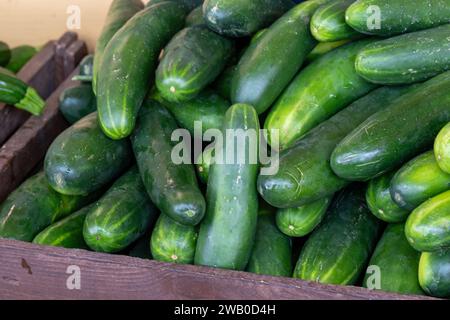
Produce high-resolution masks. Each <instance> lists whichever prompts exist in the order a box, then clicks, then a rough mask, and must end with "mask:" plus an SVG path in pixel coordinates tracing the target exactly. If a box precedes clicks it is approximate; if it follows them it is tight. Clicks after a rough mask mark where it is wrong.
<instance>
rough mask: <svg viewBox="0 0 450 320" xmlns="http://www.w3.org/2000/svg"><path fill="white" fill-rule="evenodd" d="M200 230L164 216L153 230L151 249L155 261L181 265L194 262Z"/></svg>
mask: <svg viewBox="0 0 450 320" xmlns="http://www.w3.org/2000/svg"><path fill="white" fill-rule="evenodd" d="M197 237H198V228H197V227H194V226H187V225H183V224H181V223H178V222H176V221H175V220H173V219H172V218H170V217H169V216H166V215H165V214H162V215H161V216H160V217H159V219H158V222H156V226H155V228H154V229H153V233H152V238H151V241H150V248H151V253H152V256H153V258H154V259H155V260H158V261H163V262H171V263H179V264H192V263H193V262H194V255H195V246H196V245H197Z"/></svg>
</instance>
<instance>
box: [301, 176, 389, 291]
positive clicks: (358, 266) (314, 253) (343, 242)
mask: <svg viewBox="0 0 450 320" xmlns="http://www.w3.org/2000/svg"><path fill="white" fill-rule="evenodd" d="M362 189H363V188H361V186H358V185H356V186H353V187H350V188H349V189H346V190H344V191H343V192H342V193H341V194H340V195H339V196H338V197H337V198H336V199H335V201H334V203H333V205H332V206H331V209H330V210H329V212H328V214H327V215H326V217H325V219H324V221H323V222H322V224H321V225H320V226H319V227H318V228H317V229H316V230H315V231H314V232H313V233H312V235H311V236H310V237H309V238H308V240H307V241H306V243H305V245H304V246H303V249H302V251H301V253H300V257H299V259H298V262H297V266H296V267H295V271H294V277H295V278H300V279H303V280H309V281H316V282H320V283H326V284H339V285H353V284H355V283H356V281H357V280H358V278H359V276H360V274H361V272H363V270H364V268H365V267H366V263H367V261H368V260H369V258H370V255H371V254H372V251H373V249H374V247H375V245H376V241H377V240H378V234H379V232H380V229H381V222H380V221H379V220H378V219H376V218H375V217H374V216H373V215H372V214H371V213H370V211H369V209H368V208H367V206H366V203H365V199H364V193H363V190H362Z"/></svg>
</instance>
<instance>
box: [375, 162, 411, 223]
mask: <svg viewBox="0 0 450 320" xmlns="http://www.w3.org/2000/svg"><path fill="white" fill-rule="evenodd" d="M394 174H395V171H393V172H390V173H387V174H385V175H382V176H381V177H378V178H375V179H373V180H371V181H370V182H369V185H368V187H367V191H366V201H367V205H368V206H369V209H370V211H371V212H372V213H373V215H374V216H375V217H377V218H378V219H380V220H383V221H386V222H389V223H395V222H403V221H405V220H406V219H407V218H408V216H409V214H410V210H405V209H403V208H401V207H399V206H398V205H397V203H395V202H394V199H393V198H392V196H391V192H390V187H391V181H392V178H393V176H394Z"/></svg>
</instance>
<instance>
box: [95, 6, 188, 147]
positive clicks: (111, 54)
mask: <svg viewBox="0 0 450 320" xmlns="http://www.w3.org/2000/svg"><path fill="white" fill-rule="evenodd" d="M185 17H186V11H185V9H184V7H183V6H182V5H180V4H177V3H175V2H171V1H167V2H163V3H160V4H157V5H154V6H150V7H148V8H146V9H144V10H142V11H141V12H139V13H138V14H136V15H135V16H134V17H133V18H131V19H130V20H129V21H128V22H127V23H126V24H125V25H124V26H123V27H122V28H121V29H120V30H119V31H118V32H117V33H116V34H115V35H114V37H113V38H112V39H111V41H110V42H109V43H108V46H107V47H106V49H105V52H104V55H103V57H102V58H101V61H102V62H101V65H100V67H99V69H98V83H97V108H98V114H99V119H100V125H101V128H102V130H103V132H104V133H105V134H106V135H107V136H108V137H110V138H112V139H115V140H119V139H123V138H126V137H128V136H129V135H130V134H131V133H132V132H133V129H134V127H135V124H136V117H137V114H138V112H139V108H140V107H141V104H142V102H143V101H144V98H145V96H146V94H147V91H148V89H149V88H150V87H151V80H152V78H153V77H152V75H153V73H154V71H155V68H156V66H157V63H158V57H159V55H160V52H161V49H162V48H163V47H164V46H165V45H166V43H167V42H168V41H169V40H170V39H171V38H172V36H173V35H174V34H175V33H176V32H178V31H179V30H180V29H181V28H182V27H183V26H184V19H185Z"/></svg>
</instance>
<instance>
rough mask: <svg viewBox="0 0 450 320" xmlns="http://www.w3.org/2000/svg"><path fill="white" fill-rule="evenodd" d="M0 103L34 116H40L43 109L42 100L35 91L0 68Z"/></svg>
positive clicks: (43, 103)
mask: <svg viewBox="0 0 450 320" xmlns="http://www.w3.org/2000/svg"><path fill="white" fill-rule="evenodd" d="M0 102H3V103H6V104H10V105H14V106H15V107H16V108H18V109H22V110H25V111H28V112H30V113H31V114H33V115H35V116H39V115H41V114H42V112H43V111H44V107H45V102H44V100H42V98H41V97H40V96H39V93H37V92H36V90H34V89H33V88H32V87H30V86H28V85H27V84H26V83H25V82H23V81H22V80H20V79H19V78H17V77H16V76H15V75H14V74H12V73H11V72H10V71H9V70H7V69H3V68H2V67H0Z"/></svg>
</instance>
